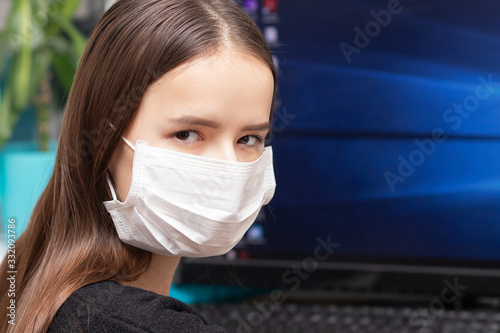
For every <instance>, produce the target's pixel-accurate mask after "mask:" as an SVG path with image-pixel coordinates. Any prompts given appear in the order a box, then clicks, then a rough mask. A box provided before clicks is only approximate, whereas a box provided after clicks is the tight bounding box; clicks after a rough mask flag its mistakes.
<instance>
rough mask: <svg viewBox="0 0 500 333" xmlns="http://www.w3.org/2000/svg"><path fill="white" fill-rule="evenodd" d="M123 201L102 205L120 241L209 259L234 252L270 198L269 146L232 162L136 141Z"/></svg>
mask: <svg viewBox="0 0 500 333" xmlns="http://www.w3.org/2000/svg"><path fill="white" fill-rule="evenodd" d="M124 140H125V142H126V143H127V144H128V145H129V146H130V147H131V148H132V149H133V150H135V154H134V163H133V171H132V184H131V185H130V190H129V193H128V196H127V198H126V200H125V201H124V202H121V201H119V200H118V199H117V197H116V193H115V191H114V189H113V186H112V184H111V182H109V179H108V182H109V185H110V188H111V193H112V195H113V200H111V201H106V202H104V206H105V207H106V209H107V210H108V212H109V213H110V214H111V217H112V219H113V222H114V224H115V227H116V230H117V231H118V236H119V237H120V239H121V240H122V241H123V242H125V243H127V244H130V245H133V246H135V247H138V248H141V249H144V250H147V251H150V252H154V253H158V254H164V255H173V256H183V257H210V256H215V255H221V254H225V253H227V252H229V250H231V249H232V248H233V247H234V246H235V245H236V244H237V243H238V242H239V241H240V240H241V238H243V236H244V235H245V233H246V231H247V230H248V229H249V228H250V226H251V225H252V224H253V222H254V221H255V219H256V217H257V214H258V213H259V211H260V209H261V207H262V206H263V205H265V204H267V203H269V201H270V200H271V198H272V197H273V195H274V189H275V187H276V183H275V180H274V170H273V156H272V149H271V147H266V148H265V149H264V153H263V154H262V156H261V157H260V158H259V159H257V160H256V161H254V162H250V163H243V162H232V161H225V160H217V159H211V158H206V157H202V156H196V155H191V154H185V153H179V152H175V151H170V150H166V149H162V148H157V147H151V146H148V144H147V143H146V142H145V141H140V140H138V141H137V143H136V147H134V146H133V145H132V144H130V142H128V141H127V140H126V139H125V138H124Z"/></svg>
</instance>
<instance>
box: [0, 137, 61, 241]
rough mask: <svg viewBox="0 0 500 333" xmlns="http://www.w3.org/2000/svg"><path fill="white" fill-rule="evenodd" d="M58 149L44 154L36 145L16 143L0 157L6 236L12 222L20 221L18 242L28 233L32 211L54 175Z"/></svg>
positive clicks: (5, 149)
mask: <svg viewBox="0 0 500 333" xmlns="http://www.w3.org/2000/svg"><path fill="white" fill-rule="evenodd" d="M52 146H53V147H54V148H55V145H54V144H53V145H52ZM54 148H53V149H52V150H51V151H48V152H41V151H38V147H37V145H36V143H34V142H13V143H9V144H7V145H5V147H4V149H3V150H2V152H1V153H0V202H1V207H2V209H1V210H2V223H1V227H2V230H1V232H2V234H5V233H6V227H7V224H8V221H9V219H15V221H16V223H15V224H16V229H15V232H16V238H18V237H19V235H20V234H21V233H22V232H23V231H24V230H25V229H26V226H27V224H28V220H29V217H30V214H31V211H32V210H33V208H34V207H35V204H36V202H37V200H38V198H39V197H40V194H41V193H42V191H43V190H44V189H45V186H46V185H47V182H48V181H49V178H50V175H51V174H52V170H53V168H54V162H55V150H54Z"/></svg>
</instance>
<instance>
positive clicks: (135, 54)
mask: <svg viewBox="0 0 500 333" xmlns="http://www.w3.org/2000/svg"><path fill="white" fill-rule="evenodd" d="M221 47H231V48H236V49H239V50H241V51H243V52H246V53H248V54H251V55H253V56H255V57H257V58H258V59H261V60H262V61H263V62H265V63H266V64H267V65H268V66H269V68H270V70H271V71H272V72H273V75H274V76H275V78H276V73H275V70H274V66H273V61H272V58H271V55H270V52H269V48H268V46H267V45H266V43H265V41H264V39H263V37H262V34H261V33H260V31H259V29H258V28H257V26H256V25H255V24H254V23H253V21H252V20H251V19H250V18H249V17H248V16H247V15H246V14H245V13H244V12H243V11H242V10H241V9H240V8H239V7H238V6H236V5H235V4H234V3H232V2H231V1H230V0H120V1H118V2H116V3H115V4H114V5H113V6H112V7H111V8H110V9H109V10H108V11H107V12H106V13H105V14H104V16H103V17H102V18H101V20H100V21H99V23H98V24H97V26H96V28H95V30H94V32H93V34H92V36H91V38H90V40H89V43H88V45H87V47H86V49H85V52H84V54H83V56H82V59H81V63H80V66H79V68H78V71H77V73H76V76H75V80H74V83H73V87H72V89H71V92H70V96H69V98H68V102H67V106H66V111H65V114H64V118H63V124H62V127H61V132H60V136H59V144H58V150H57V158H56V163H55V167H54V172H53V174H52V177H51V178H50V181H49V183H48V185H47V188H46V189H45V191H44V192H43V194H42V195H41V197H40V199H39V200H38V203H37V205H36V207H35V209H34V211H33V213H32V215H31V218H30V222H29V224H28V227H27V229H26V230H25V231H24V233H23V234H22V235H21V237H19V239H18V241H17V242H16V269H17V274H16V276H15V278H16V291H15V301H16V303H15V306H16V320H15V323H16V325H15V326H14V325H9V324H8V323H7V320H6V318H7V319H9V317H8V316H7V314H8V313H9V312H8V309H7V306H8V305H9V304H10V300H11V299H12V298H11V297H8V289H9V285H10V282H9V281H8V280H7V277H8V275H7V271H9V270H11V269H8V267H7V260H6V259H5V258H4V260H3V264H2V266H1V268H0V318H3V319H2V323H1V324H0V331H1V332H45V331H47V329H48V327H49V326H50V323H51V321H52V319H53V317H54V315H55V313H56V312H57V310H58V308H59V307H60V306H61V305H62V304H63V303H64V301H65V300H66V299H67V298H68V297H69V296H70V295H71V294H72V293H73V292H74V291H75V290H77V289H78V288H80V287H82V286H85V285H87V284H90V283H94V282H98V281H102V280H107V279H116V280H128V281H130V280H134V279H137V278H138V277H139V276H140V275H141V274H142V273H143V272H144V271H145V270H146V269H147V267H148V265H149V263H150V260H151V254H150V253H148V252H146V251H144V250H140V249H138V248H134V247H132V246H129V245H126V244H124V243H122V242H121V241H120V240H119V238H118V236H117V233H116V231H115V229H114V226H113V222H112V220H111V217H110V216H109V214H108V213H107V211H106V209H105V208H104V205H103V202H104V201H106V200H110V198H111V195H110V193H109V188H108V185H107V182H106V177H105V175H106V170H107V167H108V164H109V162H110V158H111V156H112V154H113V152H114V150H115V148H116V147H117V145H118V143H119V141H120V138H121V136H122V133H123V132H124V131H125V129H126V128H127V126H128V125H129V124H130V123H131V121H132V119H133V117H134V115H135V113H136V110H137V109H138V106H139V104H140V102H141V99H142V96H143V95H144V93H145V91H146V89H147V88H148V86H149V85H150V84H152V83H153V82H155V80H157V79H158V78H160V77H161V76H163V75H164V74H165V73H167V72H169V71H170V70H172V69H174V68H176V67H178V66H179V65H181V64H183V63H185V62H187V61H189V60H190V59H193V58H194V57H196V56H204V55H210V54H213V53H216V52H217V50H218V49H219V48H221ZM4 320H5V321H4Z"/></svg>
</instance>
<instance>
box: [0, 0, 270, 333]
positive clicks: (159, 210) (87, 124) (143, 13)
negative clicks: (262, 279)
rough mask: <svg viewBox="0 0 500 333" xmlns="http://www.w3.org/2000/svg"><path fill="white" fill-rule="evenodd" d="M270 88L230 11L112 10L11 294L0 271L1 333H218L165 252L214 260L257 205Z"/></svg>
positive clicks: (69, 117)
mask: <svg viewBox="0 0 500 333" xmlns="http://www.w3.org/2000/svg"><path fill="white" fill-rule="evenodd" d="M274 90H275V70H274V66H273V62H272V59H271V55H270V52H269V49H268V47H267V45H266V43H265V41H264V39H263V37H262V35H261V33H260V31H259V29H258V28H257V27H256V26H255V24H254V23H253V22H252V20H251V19H250V18H249V17H248V16H246V15H245V14H244V12H243V11H241V10H240V9H239V8H238V6H236V5H234V4H233V3H232V2H231V1H229V0H119V1H118V2H116V3H115V4H114V5H113V6H112V7H111V9H109V11H108V12H107V13H106V14H105V15H104V16H103V18H102V19H101V20H100V22H99V23H98V25H97V27H96V28H95V31H94V32H93V34H92V36H91V38H90V41H89V43H88V45H87V48H86V50H85V53H84V54H83V57H82V59H81V63H80V66H79V69H78V71H77V74H76V77H75V81H74V84H73V88H72V90H71V93H70V96H69V100H68V103H67V106H66V111H65V115H64V120H63V124H62V128H61V133H60V138H59V145H58V152H57V159H56V164H55V168H54V173H53V175H52V177H51V179H50V181H49V184H48V185H47V188H46V189H45V191H44V192H43V194H42V196H41V197H40V199H39V201H38V203H37V205H36V207H35V209H34V211H33V214H32V216H31V220H30V223H29V225H28V228H27V229H26V231H25V232H24V233H23V234H22V236H21V237H20V238H19V239H18V241H17V243H16V271H17V273H16V292H15V297H14V298H13V297H10V296H8V289H9V281H8V280H7V277H8V276H7V271H9V270H10V269H8V268H7V263H6V260H4V261H3V265H2V268H1V272H0V274H1V277H0V278H1V280H0V288H1V289H0V294H1V296H0V297H1V299H0V300H1V310H0V315H1V316H2V318H3V319H2V323H1V327H0V331H2V332H23V333H24V332H47V331H48V332H219V331H221V329H220V328H217V327H213V326H209V325H208V324H207V323H206V321H205V320H204V319H203V318H202V317H200V316H199V315H198V314H197V313H196V312H194V311H193V310H191V309H190V308H189V307H188V306H187V305H185V304H183V303H181V302H179V301H177V300H175V299H172V298H169V297H168V293H169V288H170V284H171V282H172V276H173V274H174V272H175V269H176V266H177V264H178V262H179V258H180V257H182V256H190V257H203V256H213V255H219V254H223V253H226V252H227V251H229V250H230V249H231V248H232V247H233V246H234V245H235V244H236V243H237V242H238V241H239V240H240V239H241V237H243V235H244V233H245V232H246V230H247V229H248V228H249V227H250V225H251V224H252V223H253V221H254V219H255V217H256V215H257V213H258V211H259V209H260V208H261V206H262V205H264V204H266V203H267V202H269V200H270V199H271V197H272V195H273V193H274V187H275V182H274V174H273V168H272V152H271V148H270V147H264V138H265V137H266V135H267V134H268V131H269V130H270V120H271V117H272V108H273V99H274ZM12 299H14V300H15V325H12V324H9V323H8V322H7V320H9V319H10V318H9V317H8V315H9V313H10V312H9V309H7V307H8V306H9V304H11V302H12ZM5 318H7V320H5Z"/></svg>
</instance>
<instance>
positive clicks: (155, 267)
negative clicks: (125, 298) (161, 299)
mask: <svg viewBox="0 0 500 333" xmlns="http://www.w3.org/2000/svg"><path fill="white" fill-rule="evenodd" d="M179 260H180V257H170V256H164V255H160V254H155V253H153V254H152V256H151V264H150V266H149V267H148V269H147V270H146V272H144V273H143V274H142V275H141V276H140V277H139V278H138V279H137V280H134V281H118V282H119V283H120V284H123V285H125V286H130V287H136V288H141V289H145V290H148V291H152V292H154V293H157V294H160V295H163V296H168V294H169V292H170V286H171V285H172V280H173V278H174V274H175V269H176V268H177V265H178V264H179Z"/></svg>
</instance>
